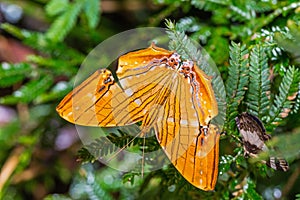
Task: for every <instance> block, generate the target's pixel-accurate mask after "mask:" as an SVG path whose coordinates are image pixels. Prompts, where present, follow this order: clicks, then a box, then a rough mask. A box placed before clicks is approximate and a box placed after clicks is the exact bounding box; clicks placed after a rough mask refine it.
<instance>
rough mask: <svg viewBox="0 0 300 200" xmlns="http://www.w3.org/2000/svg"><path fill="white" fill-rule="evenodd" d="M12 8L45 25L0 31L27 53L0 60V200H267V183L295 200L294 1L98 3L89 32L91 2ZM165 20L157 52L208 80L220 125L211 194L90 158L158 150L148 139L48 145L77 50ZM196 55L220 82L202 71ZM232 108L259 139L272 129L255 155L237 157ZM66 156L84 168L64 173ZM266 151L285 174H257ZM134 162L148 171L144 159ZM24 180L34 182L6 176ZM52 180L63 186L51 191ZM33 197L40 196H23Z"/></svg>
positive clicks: (166, 172)
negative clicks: (168, 53)
mask: <svg viewBox="0 0 300 200" xmlns="http://www.w3.org/2000/svg"><path fill="white" fill-rule="evenodd" d="M4 2H7V3H11V1H6V0H4ZM17 2H20V6H21V7H22V8H23V7H24V16H26V19H27V20H28V16H29V18H30V17H32V18H34V19H37V22H39V23H41V24H43V27H49V28H41V29H39V30H43V31H41V32H40V31H34V28H28V27H26V24H25V26H24V24H22V26H19V25H20V24H18V23H17V24H15V25H12V24H8V23H2V24H1V25H0V27H1V31H2V32H3V33H5V34H3V37H8V36H13V37H14V38H16V39H18V40H19V41H21V42H22V43H23V44H24V45H26V46H28V47H31V48H32V49H34V50H35V52H37V53H36V54H35V55H28V56H27V59H26V60H24V61H23V62H22V63H6V62H2V63H1V65H0V90H1V95H0V103H1V104H2V105H1V108H2V106H5V108H6V109H8V108H9V109H12V110H13V111H14V114H13V115H12V119H10V122H5V123H4V124H0V146H1V151H0V165H1V170H3V168H4V167H3V166H5V165H6V164H7V163H8V164H9V163H10V162H9V161H10V159H11V158H15V160H16V166H14V167H12V168H10V169H11V170H12V171H11V173H10V174H8V175H9V177H8V179H7V180H5V184H4V185H3V186H1V188H0V198H1V199H2V198H4V199H24V197H26V198H31V199H41V198H42V197H44V196H45V195H47V194H48V196H47V197H46V199H267V198H271V199H272V198H273V199H275V197H273V196H272V195H273V193H274V192H275V189H276V190H278V188H279V189H280V190H281V191H282V197H280V198H283V199H292V198H295V197H296V198H298V199H299V198H300V197H299V190H297V189H298V187H297V183H298V182H297V183H295V184H294V185H292V181H290V180H291V178H292V177H293V175H294V171H296V170H299V157H300V155H299V148H300V147H299V144H300V142H299V140H300V134H299V124H300V120H299V119H300V116H299V107H300V80H299V79H300V73H299V63H300V61H299V56H300V54H299V49H300V46H299V43H300V40H299V38H300V35H299V25H300V22H299V19H300V15H299V6H300V3H299V2H298V1H294V0H291V1H287V0H286V1H278V2H276V3H274V1H255V0H250V1H236V0H226V1H220V0H208V1H203V0H199V1H196V0H191V1H181V0H176V1H171V0H154V1H153V2H154V3H155V4H156V7H151V6H149V8H150V7H151V9H154V10H148V6H147V7H144V9H143V10H142V9H140V8H139V6H137V7H134V6H132V7H130V12H128V11H127V9H128V7H126V6H125V5H126V1H124V2H122V3H120V2H118V1H116V2H115V3H116V5H117V6H116V7H112V8H113V9H116V10H114V11H112V10H109V9H108V7H107V4H103V5H102V7H103V9H104V10H103V12H106V13H105V15H102V16H101V27H99V26H98V23H99V20H100V14H102V11H101V10H100V4H101V1H98V0H82V1H81V0H74V1H71V0H50V1H43V0H39V1H29V0H25V1H22V2H21V1H17ZM45 2H47V3H45ZM1 3H2V2H1ZM147 3H149V2H147ZM141 5H142V4H141ZM147 5H148V4H147ZM123 6H124V7H123ZM142 7H143V6H142ZM105 9H106V10H105ZM110 9H111V8H110ZM135 9H140V10H138V11H137V12H135V11H134V10H135ZM33 11H34V12H33ZM35 11H42V12H35ZM109 12H112V14H110V13H109ZM36 13H38V14H36ZM153 13H154V15H153ZM45 14H46V15H47V16H45ZM39 15H41V16H39ZM112 16H113V17H112ZM136 16H138V17H136ZM116 17H118V18H117V19H118V20H117V22H116ZM0 18H1V19H0V20H1V22H2V13H1V17H0ZM148 18H149V20H148ZM166 18H169V19H172V21H176V22H177V23H176V24H175V23H174V22H173V23H172V22H171V21H170V20H168V21H167V23H166V24H167V28H168V29H167V34H168V37H169V39H170V43H169V48H170V49H171V50H176V51H177V52H178V53H179V54H180V55H181V56H182V57H183V58H185V59H190V60H193V61H195V62H196V63H197V65H198V66H199V67H200V68H201V69H203V71H205V73H206V74H208V75H209V76H211V77H212V83H213V88H214V92H215V95H216V98H217V101H218V103H219V105H218V106H219V113H220V114H221V117H220V119H225V118H226V122H225V126H224V128H223V131H224V132H226V133H227V134H226V135H225V136H222V139H221V142H220V164H219V178H218V183H217V186H216V188H215V191H214V192H204V191H200V190H199V189H197V188H195V187H193V186H191V185H190V184H189V183H188V182H187V181H186V180H185V179H184V178H183V177H182V176H181V175H180V173H178V172H177V170H176V169H175V168H174V167H173V166H172V165H169V166H164V167H163V168H162V169H160V170H157V171H152V172H150V173H148V174H144V177H142V173H141V171H138V170H134V171H131V172H126V173H121V172H119V171H116V170H113V169H111V168H108V167H104V166H103V165H99V163H98V162H95V161H96V160H97V159H98V158H100V157H101V156H105V155H108V154H114V153H115V152H116V151H117V149H118V148H122V147H124V146H125V145H128V147H130V148H132V150H133V151H135V152H142V151H149V152H151V151H155V150H157V149H159V148H160V147H159V145H158V143H157V140H156V138H155V137H151V138H147V139H146V140H144V139H143V138H137V139H135V140H132V139H133V136H132V135H128V134H127V132H126V131H118V132H117V133H107V135H106V136H105V137H103V138H98V139H96V140H95V141H93V142H91V143H90V144H89V145H86V146H85V147H84V148H81V144H79V146H78V145H77V144H73V146H72V147H70V148H68V149H66V150H63V151H61V150H57V149H56V148H57V147H56V143H55V142H56V138H57V135H58V136H60V135H63V133H62V132H63V131H62V129H64V128H66V124H65V122H64V121H63V120H61V119H59V118H58V116H57V114H56V113H55V106H56V105H57V104H58V102H59V101H60V100H61V99H62V98H63V97H64V95H66V94H67V93H68V92H69V91H70V90H71V89H72V86H73V80H74V77H75V74H76V72H77V69H78V67H79V66H80V64H81V63H82V61H83V60H84V58H85V56H86V55H87V53H88V52H89V50H90V49H92V48H93V47H94V46H96V45H97V44H98V43H99V42H100V41H101V39H104V38H107V37H108V36H110V35H112V34H115V33H118V32H120V30H123V29H129V28H132V26H135V25H136V26H141V25H143V26H145V25H146V26H148V25H152V26H157V25H161V24H163V23H164V22H165V19H166ZM26 19H24V21H26ZM126 20H128V21H126ZM147 21H148V22H147ZM26 22H27V23H28V21H26ZM29 22H31V21H30V20H29ZM34 22H35V21H34ZM34 22H32V24H35V23H34ZM21 23H22V22H21ZM20 27H22V28H20ZM2 32H1V34H2ZM0 39H2V35H1V38H0ZM0 42H1V40H0ZM197 42H198V43H200V44H201V45H202V46H203V48H199V46H198V45H196V43H197ZM1 44H2V43H1ZM230 44H231V45H230ZM119 45H122V43H120V44H119ZM1 47H2V46H1ZM204 48H205V50H206V51H207V52H208V54H209V55H210V56H211V58H212V59H213V60H214V62H215V63H216V64H217V66H218V69H219V71H220V72H221V76H217V74H218V72H217V71H214V70H212V68H211V66H212V62H211V60H209V59H207V57H206V54H205V51H204ZM1 50H2V49H1ZM223 81H224V82H225V83H226V84H225V88H224V85H223V83H222V82H223ZM2 91H3V93H2ZM225 94H227V96H226V95H225ZM225 102H226V106H227V109H226V106H225ZM225 109H226V110H225ZM243 111H247V112H250V113H252V114H254V115H256V116H258V117H259V118H260V119H262V121H263V123H264V125H265V127H266V128H267V131H268V133H270V134H278V135H275V136H274V137H273V139H272V140H271V141H270V143H268V144H267V145H268V146H271V147H274V148H270V151H269V152H267V154H266V155H260V156H259V157H258V158H257V159H248V158H245V157H244V155H243V150H242V144H241V142H240V140H239V137H238V132H237V130H236V125H235V120H234V119H235V117H236V115H237V114H238V113H240V112H243ZM290 114H292V115H290ZM102 139H106V141H109V144H108V143H105V142H103V140H102ZM68 140H69V139H68ZM111 143H112V144H114V145H111ZM128 143H129V144H128ZM80 148H81V149H80ZM74 149H75V152H76V151H77V150H78V149H80V150H79V152H78V157H79V159H78V160H77V161H81V162H82V163H89V162H91V163H93V166H92V165H91V164H85V165H83V166H82V167H80V168H79V169H77V168H76V167H74V165H76V164H74V163H72V161H73V162H75V159H74V158H73V157H72V156H74V154H75V153H74ZM68 153H69V154H68ZM269 155H272V156H273V155H274V156H282V157H285V158H287V160H288V162H289V165H290V170H291V171H290V172H287V173H280V172H274V171H273V170H271V169H269V168H268V167H266V165H264V164H263V163H261V162H260V160H261V159H265V158H266V157H263V156H269ZM67 158H70V160H71V161H70V160H68V159H67ZM146 164H148V165H150V166H151V165H154V164H153V162H150V161H146ZM70 166H73V167H70ZM2 167H3V168H2ZM34 167H36V168H34ZM28 173H29V174H30V173H31V174H33V175H34V176H33V177H29V178H28V179H24V180H22V181H20V182H17V181H16V179H17V178H18V177H23V178H24V177H27V176H26V174H28ZM74 174H75V175H74ZM71 176H72V177H71ZM61 185H64V186H65V187H68V188H67V189H61V188H58V187H60V186H61ZM39 188H42V189H39ZM274 188H275V189H274ZM40 191H46V193H47V194H42V195H41V196H34V195H37V194H39V192H40ZM62 193H64V194H62Z"/></svg>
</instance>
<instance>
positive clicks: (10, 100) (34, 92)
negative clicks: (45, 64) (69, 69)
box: [0, 76, 53, 104]
mask: <svg viewBox="0 0 300 200" xmlns="http://www.w3.org/2000/svg"><path fill="white" fill-rule="evenodd" d="M52 83H53V78H52V77H51V76H41V77H40V78H38V79H34V80H31V81H30V82H28V83H26V84H25V85H23V86H22V87H21V88H20V89H19V90H16V91H15V92H14V93H13V94H12V95H10V96H5V97H2V98H0V103H3V104H16V103H18V102H21V103H30V102H31V101H32V100H34V99H35V98H36V97H37V96H39V95H40V94H42V93H43V92H45V91H46V90H47V89H48V88H50V87H51V85H52Z"/></svg>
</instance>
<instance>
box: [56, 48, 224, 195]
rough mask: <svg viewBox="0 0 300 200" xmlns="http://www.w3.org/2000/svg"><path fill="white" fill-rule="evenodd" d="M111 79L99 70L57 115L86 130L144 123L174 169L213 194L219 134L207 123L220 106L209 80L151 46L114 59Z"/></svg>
mask: <svg viewBox="0 0 300 200" xmlns="http://www.w3.org/2000/svg"><path fill="white" fill-rule="evenodd" d="M116 77H117V79H118V80H115V78H114V76H113V75H112V72H111V71H109V70H108V69H100V70H98V71H96V72H95V73H94V74H92V75H91V76H90V77H88V78H87V79H86V80H85V81H84V82H83V83H81V84H80V85H79V86H77V87H76V88H75V89H74V90H73V91H72V92H70V93H69V94H68V95H67V96H65V98H64V99H63V100H62V101H61V102H60V104H59V105H58V106H57V108H56V110H57V112H58V113H59V115H60V116H61V117H62V118H64V119H66V120H67V121H69V122H72V123H74V124H78V125H84V126H100V127H114V126H126V125H130V124H134V123H137V122H142V125H141V130H142V131H141V133H140V135H144V134H146V133H147V132H149V131H150V129H151V128H153V129H154V131H155V134H156V138H157V140H158V142H159V144H160V145H161V147H162V148H163V150H164V152H165V153H166V155H167V157H168V158H169V159H170V161H171V162H172V164H173V165H174V166H175V167H176V169H177V170H178V171H179V172H180V173H181V174H182V176H183V177H184V178H185V179H186V180H188V181H189V182H190V183H191V184H193V185H194V186H196V187H198V188H200V189H202V190H213V189H214V187H215V184H216V180H217V176H218V160H219V158H218V156H219V132H218V128H217V126H215V125H213V124H210V121H211V119H212V118H214V117H215V116H216V115H217V114H218V105H217V102H216V99H215V96H214V92H213V89H212V86H211V80H210V79H211V78H210V77H208V76H207V75H206V74H205V73H204V72H203V71H201V70H200V69H199V68H198V67H197V66H196V65H195V64H194V63H193V62H191V61H188V60H186V61H181V59H180V55H178V54H177V53H176V52H173V51H168V50H165V49H163V48H159V47H157V46H155V45H154V44H152V45H151V46H150V47H149V48H146V49H142V50H139V51H135V52H129V53H127V54H125V55H122V56H121V57H119V59H118V68H117V71H116Z"/></svg>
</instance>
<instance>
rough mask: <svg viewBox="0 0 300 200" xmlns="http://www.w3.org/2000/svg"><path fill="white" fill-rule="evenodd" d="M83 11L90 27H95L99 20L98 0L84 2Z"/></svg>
mask: <svg viewBox="0 0 300 200" xmlns="http://www.w3.org/2000/svg"><path fill="white" fill-rule="evenodd" d="M83 11H84V13H85V15H86V17H87V19H88V25H89V27H90V28H95V27H96V26H97V24H98V22H99V20H100V11H101V10H100V1H99V0H88V1H86V2H85V4H84V7H83Z"/></svg>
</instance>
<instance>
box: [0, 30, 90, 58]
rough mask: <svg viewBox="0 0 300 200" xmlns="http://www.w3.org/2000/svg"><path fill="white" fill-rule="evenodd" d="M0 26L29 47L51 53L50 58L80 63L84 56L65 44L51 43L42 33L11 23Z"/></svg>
mask: <svg viewBox="0 0 300 200" xmlns="http://www.w3.org/2000/svg"><path fill="white" fill-rule="evenodd" d="M0 27H1V28H2V29H3V30H5V31H6V32H8V33H10V34H12V35H13V36H15V37H17V38H18V39H20V40H22V41H23V42H24V43H25V44H26V45H28V46H29V47H32V48H33V49H36V50H38V51H40V52H43V53H45V54H48V55H51V56H52V58H59V59H65V60H68V61H69V62H71V63H73V64H75V63H76V64H81V63H82V61H83V59H84V57H85V56H84V55H83V54H82V53H80V52H79V51H77V50H75V49H72V48H70V47H68V46H66V45H65V44H64V43H53V41H51V40H49V39H47V38H46V37H45V35H44V34H42V33H39V32H33V31H28V30H24V29H20V28H18V27H16V26H14V25H11V24H1V26H0Z"/></svg>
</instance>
